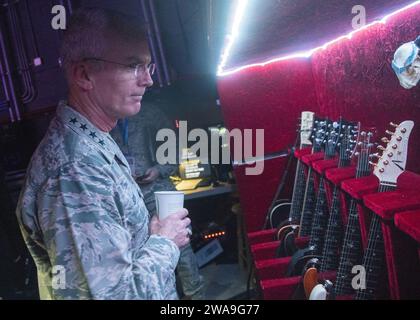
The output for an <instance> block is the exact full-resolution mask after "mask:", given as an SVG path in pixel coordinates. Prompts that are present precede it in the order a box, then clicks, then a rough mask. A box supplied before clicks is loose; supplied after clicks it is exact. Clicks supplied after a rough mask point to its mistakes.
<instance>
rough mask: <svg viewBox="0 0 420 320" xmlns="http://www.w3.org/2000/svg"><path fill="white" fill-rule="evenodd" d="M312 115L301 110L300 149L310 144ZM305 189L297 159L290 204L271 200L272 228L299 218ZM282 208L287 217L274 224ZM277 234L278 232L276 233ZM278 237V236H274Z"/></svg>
mask: <svg viewBox="0 0 420 320" xmlns="http://www.w3.org/2000/svg"><path fill="white" fill-rule="evenodd" d="M314 117H315V114H314V113H313V112H310V111H303V112H302V115H301V121H300V126H299V138H300V144H299V147H300V149H304V148H309V147H311V146H312V141H311V139H310V138H311V135H312V130H313V128H314ZM304 189H305V171H304V166H303V164H302V163H301V162H300V160H299V159H297V164H296V174H295V180H294V186H293V193H292V202H291V204H289V203H288V204H287V206H286V205H285V204H284V203H276V202H273V203H272V205H271V206H270V209H269V221H270V226H271V227H272V228H274V227H275V228H277V231H279V230H280V229H281V228H283V227H285V226H288V225H291V224H294V223H295V221H297V220H300V212H301V210H302V202H303V199H302V198H303V192H304ZM279 193H280V192H279V190H278V191H277V192H276V195H275V196H274V199H277V198H278V196H279ZM284 209H289V217H288V219H286V220H284V221H282V222H280V223H279V224H278V225H276V224H275V223H274V222H273V220H275V217H276V216H279V215H280V214H279V213H280V212H282V211H284ZM276 234H277V235H278V232H277V233H276ZM276 239H278V236H277V237H276Z"/></svg>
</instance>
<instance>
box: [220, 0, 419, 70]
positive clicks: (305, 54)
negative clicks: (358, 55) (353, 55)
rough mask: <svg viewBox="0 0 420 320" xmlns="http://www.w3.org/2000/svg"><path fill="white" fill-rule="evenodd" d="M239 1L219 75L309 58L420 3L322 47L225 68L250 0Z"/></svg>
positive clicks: (414, 3) (395, 12)
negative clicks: (228, 68) (283, 61)
mask: <svg viewBox="0 0 420 320" xmlns="http://www.w3.org/2000/svg"><path fill="white" fill-rule="evenodd" d="M238 1H239V2H238V7H237V9H236V14H235V22H234V25H233V28H232V33H231V35H230V37H229V42H228V44H227V45H226V47H225V50H224V51H223V54H222V58H221V62H220V64H219V67H218V71H217V75H218V76H219V77H224V76H227V75H231V74H233V73H236V72H239V71H242V70H244V69H249V68H252V67H258V66H259V67H263V66H266V65H267V64H270V63H274V62H278V61H282V60H289V59H294V58H309V57H311V56H312V55H313V54H314V52H316V51H318V50H325V49H326V48H327V47H329V46H330V45H332V44H334V43H337V42H339V41H341V40H344V39H349V40H350V39H351V38H352V37H353V35H355V34H356V33H358V32H361V31H363V30H366V29H367V28H370V27H372V26H374V25H377V24H380V23H382V24H385V23H386V22H387V20H388V19H389V18H390V17H392V16H395V15H397V14H399V13H401V12H403V11H405V10H408V9H410V8H412V7H414V6H416V5H418V4H420V1H415V2H413V3H411V4H409V5H407V6H405V7H403V8H401V9H398V10H396V11H394V12H392V13H390V14H388V15H386V16H385V17H383V18H382V19H381V20H376V21H374V22H371V23H369V24H367V25H365V26H363V27H361V28H359V29H357V30H354V31H352V32H350V33H349V34H347V35H344V36H341V37H338V38H336V39H334V40H332V41H330V42H327V43H325V44H324V45H322V46H320V47H317V48H314V49H311V50H308V51H301V52H296V53H293V54H290V55H287V56H283V57H277V58H273V59H270V60H268V61H265V62H261V63H253V64H248V65H245V66H241V67H237V68H235V69H231V70H224V67H225V66H226V61H227V59H228V57H229V54H230V52H231V50H232V46H233V42H234V40H235V38H236V37H237V35H238V28H239V25H240V22H241V19H242V17H243V14H244V10H245V7H246V5H247V2H248V0H244V1H241V0H238ZM243 3H245V4H243ZM241 4H243V5H241Z"/></svg>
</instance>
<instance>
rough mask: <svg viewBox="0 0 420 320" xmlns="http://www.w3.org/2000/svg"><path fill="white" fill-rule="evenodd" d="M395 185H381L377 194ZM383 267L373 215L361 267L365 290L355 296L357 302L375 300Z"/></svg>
mask: <svg viewBox="0 0 420 320" xmlns="http://www.w3.org/2000/svg"><path fill="white" fill-rule="evenodd" d="M394 189H395V185H394V186H393V185H390V184H388V183H387V184H386V185H385V184H381V185H380V187H379V192H385V191H391V190H394ZM384 265H385V250H384V241H383V235H382V226H381V221H380V218H379V216H378V215H376V214H374V215H373V217H372V221H371V223H370V228H369V238H368V246H367V249H366V251H365V255H364V257H363V266H364V267H365V270H366V289H364V290H359V291H358V292H357V294H356V299H357V300H370V299H373V298H375V296H376V293H377V292H376V291H377V289H378V285H379V280H380V278H381V276H382V273H383V272H384V271H385V270H384Z"/></svg>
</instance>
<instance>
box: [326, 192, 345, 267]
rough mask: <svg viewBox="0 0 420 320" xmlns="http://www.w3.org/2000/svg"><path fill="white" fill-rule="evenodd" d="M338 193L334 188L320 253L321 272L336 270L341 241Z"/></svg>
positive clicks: (341, 225)
mask: <svg viewBox="0 0 420 320" xmlns="http://www.w3.org/2000/svg"><path fill="white" fill-rule="evenodd" d="M339 193H340V191H339V189H338V188H337V187H335V188H334V193H333V201H332V206H331V210H330V217H329V220H328V227H327V233H326V236H325V244H324V249H323V252H322V261H321V272H323V271H327V270H337V267H338V257H339V249H340V248H341V243H342V240H343V223H342V219H341V202H340V195H339Z"/></svg>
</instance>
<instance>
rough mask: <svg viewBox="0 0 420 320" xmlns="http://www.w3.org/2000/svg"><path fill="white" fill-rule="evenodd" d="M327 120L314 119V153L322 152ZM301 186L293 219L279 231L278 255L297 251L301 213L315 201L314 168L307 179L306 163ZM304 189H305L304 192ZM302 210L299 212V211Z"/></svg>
mask: <svg viewBox="0 0 420 320" xmlns="http://www.w3.org/2000/svg"><path fill="white" fill-rule="evenodd" d="M326 128H327V121H326V120H321V119H317V120H315V121H314V129H313V134H312V135H311V140H312V145H313V147H312V154H314V153H318V152H321V150H322V145H323V144H324V140H325V137H326V135H327V130H326ZM300 170H301V173H300V174H301V180H300V183H301V186H300V187H299V189H298V190H297V192H298V191H300V192H301V193H300V194H297V195H296V197H295V199H294V200H296V201H299V203H297V204H296V207H295V208H294V209H295V211H294V212H293V217H290V219H291V221H285V223H284V225H283V226H281V227H280V228H279V229H278V231H277V240H279V241H280V245H279V247H278V249H277V252H276V257H285V256H290V255H292V254H293V253H294V252H295V251H296V247H295V245H294V239H295V234H296V233H297V232H299V227H300V221H301V219H302V217H301V215H302V212H303V208H304V204H305V205H306V206H311V203H313V202H315V199H314V197H315V192H314V190H313V188H314V186H313V184H314V180H313V179H314V178H313V176H312V173H311V172H312V168H309V170H308V178H307V180H306V181H305V172H304V170H305V169H304V165H302V166H301V168H300ZM303 191H305V192H304V193H303ZM303 194H304V196H303ZM298 210H299V211H300V212H299V211H298Z"/></svg>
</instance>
